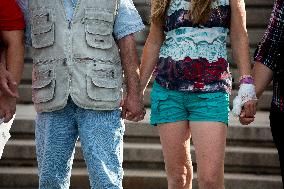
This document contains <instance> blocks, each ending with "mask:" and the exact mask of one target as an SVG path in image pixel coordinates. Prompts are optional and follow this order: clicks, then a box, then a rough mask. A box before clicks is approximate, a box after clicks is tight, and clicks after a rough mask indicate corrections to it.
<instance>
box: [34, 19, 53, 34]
mask: <svg viewBox="0 0 284 189" xmlns="http://www.w3.org/2000/svg"><path fill="white" fill-rule="evenodd" d="M53 25H54V24H53V23H52V22H50V23H46V24H45V25H40V26H37V27H35V28H34V27H33V28H32V33H33V34H34V35H39V34H43V33H47V32H50V31H51V30H52V27H53Z"/></svg>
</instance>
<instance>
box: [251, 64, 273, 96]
mask: <svg viewBox="0 0 284 189" xmlns="http://www.w3.org/2000/svg"><path fill="white" fill-rule="evenodd" d="M253 77H254V82H255V91H256V96H257V98H259V97H260V96H261V95H262V93H263V92H264V90H265V89H266V87H267V86H268V85H269V84H270V82H271V81H272V78H273V72H272V70H271V69H269V68H268V67H267V66H265V65H264V64H262V63H261V62H256V63H255V65H254V67H253Z"/></svg>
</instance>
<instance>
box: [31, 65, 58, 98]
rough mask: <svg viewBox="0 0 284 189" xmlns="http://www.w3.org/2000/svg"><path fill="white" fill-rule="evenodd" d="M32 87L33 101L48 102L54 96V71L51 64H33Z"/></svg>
mask: <svg viewBox="0 0 284 189" xmlns="http://www.w3.org/2000/svg"><path fill="white" fill-rule="evenodd" d="M32 89H33V96H32V100H33V102H34V103H43V102H48V101H50V100H52V99H53V98H54V94H55V73H54V67H53V66H52V65H45V64H43V65H37V64H35V65H34V67H33V83H32Z"/></svg>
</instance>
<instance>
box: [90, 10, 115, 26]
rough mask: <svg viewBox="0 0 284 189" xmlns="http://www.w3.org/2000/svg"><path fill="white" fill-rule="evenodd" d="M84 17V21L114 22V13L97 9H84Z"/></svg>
mask: <svg viewBox="0 0 284 189" xmlns="http://www.w3.org/2000/svg"><path fill="white" fill-rule="evenodd" d="M85 17H86V19H92V20H93V19H94V20H102V21H105V22H110V23H113V22H114V13H112V12H110V11H108V10H102V9H97V8H85Z"/></svg>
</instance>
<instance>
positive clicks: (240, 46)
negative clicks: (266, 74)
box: [231, 35, 251, 76]
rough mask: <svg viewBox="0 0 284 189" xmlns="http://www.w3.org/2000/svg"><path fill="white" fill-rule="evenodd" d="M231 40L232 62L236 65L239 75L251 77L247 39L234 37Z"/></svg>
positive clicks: (245, 37)
mask: <svg viewBox="0 0 284 189" xmlns="http://www.w3.org/2000/svg"><path fill="white" fill-rule="evenodd" d="M233 38H236V39H233V40H232V43H231V44H232V51H233V60H234V62H235V63H236V64H237V67H238V69H239V74H240V75H241V76H242V75H251V63H250V58H249V57H250V54H249V43H248V37H247V36H245V35H243V36H241V35H240V36H234V37H233Z"/></svg>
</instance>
